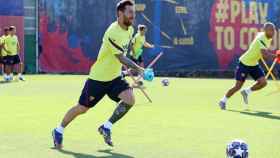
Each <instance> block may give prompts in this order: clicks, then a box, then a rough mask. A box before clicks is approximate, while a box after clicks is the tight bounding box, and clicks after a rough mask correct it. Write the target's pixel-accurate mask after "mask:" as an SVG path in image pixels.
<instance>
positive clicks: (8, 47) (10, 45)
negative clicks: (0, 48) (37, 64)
mask: <svg viewBox="0 0 280 158" xmlns="http://www.w3.org/2000/svg"><path fill="white" fill-rule="evenodd" d="M9 32H10V35H9V36H7V37H6V38H5V44H4V49H5V51H6V52H7V65H9V66H8V67H9V68H8V72H7V74H8V76H9V80H12V78H13V77H12V74H13V70H14V66H15V65H18V70H17V73H18V79H19V80H22V81H24V80H25V79H24V77H23V75H22V73H23V63H22V62H21V60H20V57H19V54H18V53H19V52H20V45H19V41H18V37H17V35H16V27H15V26H10V27H9Z"/></svg>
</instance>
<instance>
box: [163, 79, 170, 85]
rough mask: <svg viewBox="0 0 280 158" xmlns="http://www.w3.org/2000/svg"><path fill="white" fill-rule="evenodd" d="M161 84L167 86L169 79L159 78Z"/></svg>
mask: <svg viewBox="0 0 280 158" xmlns="http://www.w3.org/2000/svg"><path fill="white" fill-rule="evenodd" d="M161 84H162V85H163V86H168V85H169V80H168V79H167V78H165V79H163V80H161Z"/></svg>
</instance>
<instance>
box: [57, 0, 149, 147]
mask: <svg viewBox="0 0 280 158" xmlns="http://www.w3.org/2000/svg"><path fill="white" fill-rule="evenodd" d="M134 18H135V8H134V3H133V1H131V0H122V1H120V2H119V3H118V4H117V21H116V22H113V23H112V24H111V25H110V26H109V28H108V29H107V30H106V32H105V34H104V36H103V41H102V46H101V48H100V50H99V54H98V57H97V60H96V62H95V64H94V65H93V66H92V67H91V70H90V74H89V79H88V80H87V81H86V83H85V86H84V88H83V90H82V94H81V96H80V99H79V103H78V104H77V105H76V106H74V107H72V108H71V109H70V110H69V111H68V112H67V113H66V115H65V116H64V118H63V120H62V122H61V124H59V126H58V127H57V128H55V129H54V130H53V132H52V134H53V141H54V146H55V147H56V148H61V147H62V141H63V131H64V128H65V127H66V126H67V125H68V124H69V123H70V122H71V121H72V120H74V119H75V118H76V117H77V116H79V115H80V114H83V113H85V112H86V111H88V110H89V109H90V108H92V107H94V106H95V105H96V104H97V103H98V102H99V101H100V100H101V99H102V98H103V97H104V96H105V95H108V96H109V98H110V99H112V100H113V101H115V102H117V103H118V106H117V107H116V109H115V111H114V113H113V114H112V116H111V117H110V118H109V119H108V121H106V122H105V123H104V124H103V125H101V126H100V127H99V128H98V131H99V133H100V134H101V135H102V136H103V138H104V141H105V143H107V144H108V145H110V146H113V143H112V140H111V128H112V125H113V124H114V123H116V122H117V121H119V120H120V119H121V118H122V117H123V116H124V115H125V114H126V113H127V112H128V111H129V109H130V108H131V107H132V106H133V105H134V103H135V98H134V94H133V90H132V88H131V87H130V86H129V84H128V83H127V82H126V81H125V79H123V78H121V69H122V66H123V65H125V66H127V67H129V68H131V69H134V70H136V71H137V72H139V73H144V72H145V71H144V69H143V68H141V67H140V66H138V65H137V64H136V63H134V62H133V61H131V60H130V59H129V58H127V57H126V53H127V51H128V47H129V43H130V41H131V39H132V36H133V27H132V24H133V21H134Z"/></svg>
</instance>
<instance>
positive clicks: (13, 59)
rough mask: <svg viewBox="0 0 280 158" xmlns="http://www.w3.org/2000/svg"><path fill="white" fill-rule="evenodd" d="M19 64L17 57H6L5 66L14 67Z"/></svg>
mask: <svg viewBox="0 0 280 158" xmlns="http://www.w3.org/2000/svg"><path fill="white" fill-rule="evenodd" d="M19 63H20V57H19V55H11V56H10V55H8V56H7V57H6V65H16V64H19Z"/></svg>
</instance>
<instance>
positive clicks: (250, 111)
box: [227, 110, 280, 120]
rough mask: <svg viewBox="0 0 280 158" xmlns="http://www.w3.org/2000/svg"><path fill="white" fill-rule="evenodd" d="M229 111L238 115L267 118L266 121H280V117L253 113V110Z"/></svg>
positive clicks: (266, 113) (257, 112)
mask: <svg viewBox="0 0 280 158" xmlns="http://www.w3.org/2000/svg"><path fill="white" fill-rule="evenodd" d="M227 111H230V112H237V113H240V114H244V115H249V116H255V117H263V118H266V119H272V120H280V116H276V115H273V114H272V113H271V112H265V111H252V110H246V111H239V110H227Z"/></svg>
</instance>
